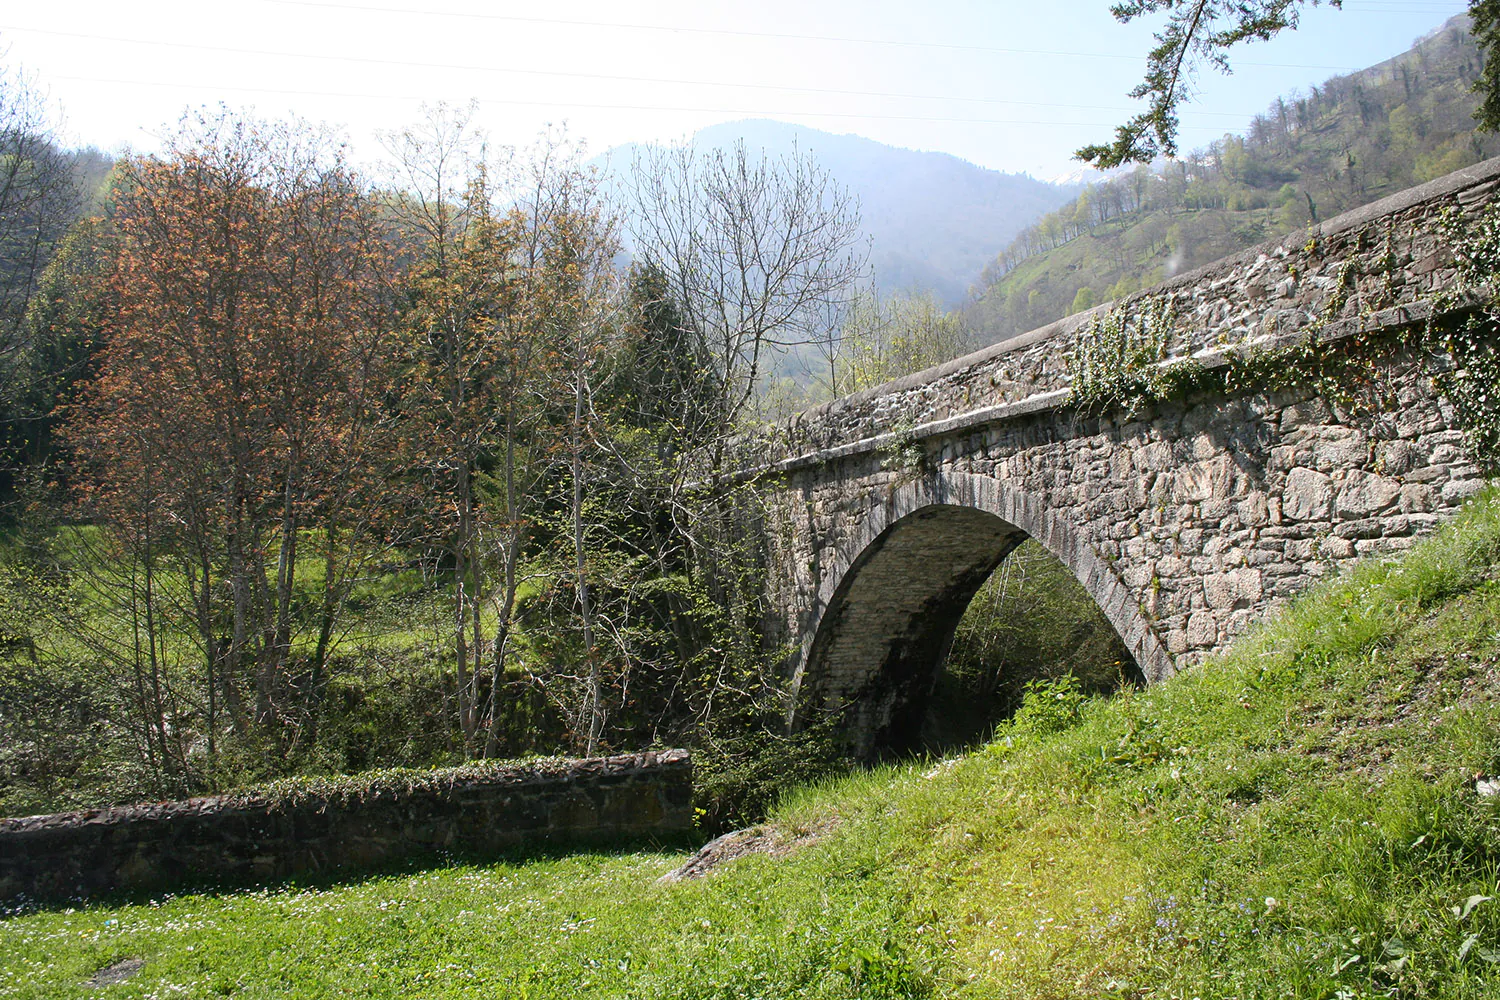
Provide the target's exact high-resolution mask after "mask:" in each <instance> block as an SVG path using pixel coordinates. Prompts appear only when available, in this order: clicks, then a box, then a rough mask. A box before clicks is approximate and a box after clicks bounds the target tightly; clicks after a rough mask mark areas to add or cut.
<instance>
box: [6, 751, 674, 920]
mask: <svg viewBox="0 0 1500 1000" xmlns="http://www.w3.org/2000/svg"><path fill="white" fill-rule="evenodd" d="M692 822H693V814H692V761H691V759H690V757H689V755H688V752H687V751H686V750H667V751H662V752H659V753H642V754H632V755H629V756H620V757H598V758H591V759H587V760H547V761H532V762H527V763H524V764H507V765H473V766H466V767H460V768H452V769H448V770H442V771H428V772H392V773H389V774H383V775H380V774H377V775H373V776H369V777H365V778H361V777H355V778H348V779H334V780H329V781H312V782H302V783H297V784H289V785H284V786H271V787H270V788H268V789H266V790H262V791H251V792H245V793H238V794H229V795H223V796H216V797H213V798H199V799H188V800H186V801H181V802H163V803H156V804H150V805H136V806H117V807H114V808H109V809H91V810H86V811H83V812H71V813H57V814H54V815H50V816H28V817H25V818H22V819H3V820H0V899H7V900H14V899H17V898H27V897H29V898H34V899H46V898H60V897H62V898H66V897H77V896H89V895H96V894H100V893H107V892H113V891H118V890H150V891H154V890H162V889H173V888H185V887H188V886H200V885H229V884H234V885H244V884H250V883H257V882H266V881H275V880H278V879H283V878H288V877H291V876H296V875H306V874H315V873H328V872H332V871H339V870H349V871H357V870H360V869H369V868H373V867H376V866H379V865H382V864H389V863H391V862H396V861H400V860H402V859H405V858H409V857H414V856H422V855H426V854H436V853H438V852H451V853H456V854H461V855H465V856H472V857H484V856H494V855H496V854H499V853H501V852H503V851H506V850H510V849H515V848H534V847H545V846H548V845H552V844H566V843H578V842H593V843H599V842H604V841H611V840H618V839H635V838H652V837H671V836H675V835H679V834H682V833H685V832H687V831H688V830H689V829H691V827H692Z"/></svg>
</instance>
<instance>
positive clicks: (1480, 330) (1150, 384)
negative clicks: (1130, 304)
mask: <svg viewBox="0 0 1500 1000" xmlns="http://www.w3.org/2000/svg"><path fill="white" fill-rule="evenodd" d="M1439 226H1440V230H1441V232H1442V234H1443V236H1444V238H1445V242H1446V243H1447V245H1448V246H1449V248H1450V250H1451V252H1452V254H1453V257H1454V259H1455V261H1456V262H1457V265H1458V273H1457V277H1456V280H1455V281H1454V282H1453V283H1452V284H1451V285H1450V286H1449V287H1448V288H1445V289H1444V290H1443V292H1442V293H1441V294H1440V295H1439V296H1438V297H1437V299H1436V300H1435V301H1434V302H1433V303H1432V305H1433V310H1432V315H1433V316H1434V317H1443V316H1448V317H1450V318H1448V319H1432V320H1429V321H1428V322H1427V323H1426V324H1425V325H1423V326H1420V327H1416V328H1413V329H1408V330H1406V331H1402V332H1400V333H1397V334H1389V333H1366V334H1358V335H1355V336H1352V337H1344V338H1340V339H1338V340H1326V339H1324V338H1323V337H1322V333H1323V331H1324V330H1325V329H1326V328H1327V327H1328V325H1329V324H1330V323H1332V322H1333V321H1334V320H1336V319H1337V318H1338V317H1339V316H1340V314H1341V313H1342V312H1343V310H1344V307H1345V305H1346V304H1347V303H1348V300H1349V295H1350V294H1351V293H1352V291H1353V289H1354V287H1355V278H1356V277H1357V264H1356V261H1355V260H1354V259H1352V258H1351V259H1350V260H1348V261H1346V262H1345V263H1344V264H1343V265H1342V266H1341V267H1340V268H1339V270H1338V273H1337V275H1336V276H1335V278H1334V283H1333V286H1332V288H1331V294H1330V295H1329V298H1328V301H1327V302H1326V303H1325V304H1324V306H1323V308H1322V309H1321V310H1320V312H1319V314H1318V315H1317V316H1315V317H1314V318H1313V319H1312V321H1311V322H1310V323H1308V325H1307V326H1305V327H1304V328H1303V329H1302V330H1301V331H1300V335H1299V336H1298V337H1297V338H1296V340H1295V341H1294V342H1292V343H1287V344H1281V345H1278V346H1275V347H1253V346H1241V347H1236V348H1231V349H1230V350H1228V351H1227V352H1226V355H1225V356H1224V358H1223V360H1222V361H1221V362H1220V363H1218V364H1215V365H1214V366H1213V367H1208V366H1205V365H1203V364H1202V363H1200V362H1198V361H1196V360H1193V359H1188V358H1181V359H1172V360H1168V359H1167V353H1168V350H1169V348H1170V346H1171V342H1172V337H1173V333H1174V331H1173V321H1174V318H1175V317H1174V316H1173V313H1172V309H1171V305H1170V303H1166V302H1156V303H1147V304H1144V305H1143V308H1142V309H1141V311H1140V312H1139V313H1137V314H1131V313H1128V312H1126V311H1125V310H1124V309H1115V310H1112V311H1111V312H1110V313H1108V314H1106V315H1105V316H1103V317H1098V318H1096V319H1094V320H1093V321H1092V322H1090V323H1089V325H1088V326H1087V327H1085V328H1084V329H1083V330H1081V331H1080V332H1079V335H1078V341H1077V344H1076V346H1075V347H1074V348H1073V350H1072V351H1071V352H1070V353H1069V355H1068V374H1069V376H1070V379H1071V383H1070V384H1071V388H1072V399H1073V403H1074V405H1075V406H1077V407H1078V409H1079V410H1080V411H1082V412H1085V413H1103V412H1105V411H1106V410H1123V411H1124V412H1125V413H1126V414H1127V415H1128V416H1134V415H1136V414H1138V413H1139V412H1140V411H1141V410H1142V409H1144V408H1145V407H1146V406H1149V405H1151V404H1154V403H1158V402H1161V401H1164V400H1166V399H1169V398H1172V397H1174V396H1178V395H1181V394H1183V393H1185V392H1189V391H1194V390H1207V391H1219V392H1224V393H1229V394H1237V393H1244V392H1278V391H1284V390H1287V389H1291V388H1294V387H1297V386H1308V387H1311V388H1312V389H1313V390H1314V391H1315V392H1317V393H1318V394H1319V395H1321V396H1324V397H1325V398H1327V399H1329V400H1331V401H1333V402H1335V403H1339V404H1341V405H1344V406H1349V407H1355V408H1360V407H1364V408H1378V407H1379V406H1380V405H1382V403H1389V402H1390V400H1389V399H1388V398H1386V397H1387V396H1388V393H1386V392H1384V391H1383V390H1382V388H1381V364H1382V362H1383V361H1386V360H1388V359H1389V358H1390V357H1391V356H1393V355H1395V354H1397V353H1400V352H1402V351H1410V350H1412V349H1413V348H1416V349H1421V350H1426V351H1428V352H1431V353H1433V354H1437V355H1439V356H1441V358H1442V360H1443V362H1444V365H1443V367H1444V368H1445V370H1444V371H1442V372H1441V374H1439V375H1438V376H1437V378H1438V383H1439V387H1440V389H1441V390H1442V392H1443V394H1444V395H1445V396H1446V397H1447V398H1448V399H1449V401H1450V402H1451V403H1452V404H1453V406H1454V407H1455V409H1456V410H1457V416H1458V421H1459V424H1460V426H1462V427H1463V428H1464V431H1465V434H1466V435H1467V437H1468V439H1469V446H1470V453H1471V455H1472V456H1473V457H1474V459H1475V461H1476V462H1478V463H1479V464H1480V465H1481V466H1483V467H1484V468H1485V469H1486V470H1487V471H1489V472H1491V473H1493V472H1497V471H1500V287H1497V286H1500V207H1494V208H1491V209H1490V210H1488V211H1487V212H1485V213H1484V214H1483V215H1481V216H1479V217H1478V218H1477V219H1468V218H1466V217H1465V216H1464V215H1463V213H1461V212H1460V211H1458V210H1457V209H1449V210H1448V211H1447V212H1445V213H1444V215H1443V216H1442V217H1441V219H1440V220H1439ZM1307 249H1308V251H1309V252H1312V251H1313V250H1315V249H1316V248H1315V245H1314V244H1311V243H1310V244H1309V246H1308V248H1307ZM1396 270H1397V263H1396V254H1395V252H1394V247H1393V245H1392V239H1391V234H1390V233H1389V232H1388V233H1387V236H1386V244H1385V253H1384V254H1382V255H1381V256H1380V258H1379V259H1378V265H1377V266H1376V267H1375V268H1373V269H1372V270H1371V271H1370V272H1368V273H1371V274H1377V273H1378V274H1383V275H1384V277H1385V289H1386V295H1385V296H1384V297H1383V298H1385V299H1388V300H1390V301H1375V302H1370V303H1366V306H1367V310H1368V311H1373V310H1374V309H1377V308H1381V307H1383V306H1385V305H1389V304H1392V302H1394V295H1393V293H1392V285H1393V278H1394V275H1395V272H1396ZM1375 298H1376V299H1381V298H1382V296H1380V295H1376V296H1375ZM1476 302H1477V303H1478V305H1477V307H1473V308H1469V309H1467V310H1463V309H1461V308H1460V307H1462V306H1463V305H1465V304H1468V303H1476ZM1455 313H1457V314H1459V315H1460V317H1461V318H1458V319H1453V318H1451V317H1452V316H1453V315H1454V314H1455Z"/></svg>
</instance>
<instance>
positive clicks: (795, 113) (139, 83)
mask: <svg viewBox="0 0 1500 1000" xmlns="http://www.w3.org/2000/svg"><path fill="white" fill-rule="evenodd" d="M49 79H53V80H73V81H77V82H81V83H107V84H113V85H116V86H127V87H157V88H164V89H169V90H179V91H180V90H183V89H188V88H192V87H199V88H206V89H211V90H215V91H234V92H238V93H247V94H275V95H279V96H287V97H338V98H349V99H354V100H378V101H423V100H429V99H430V98H431V97H432V95H431V94H370V93H354V92H350V91H335V90H300V89H295V88H283V87H242V86H236V85H233V84H227V85H217V84H188V83H183V82H182V81H180V80H173V81H164V80H127V79H121V78H117V77H97V76H76V75H61V74H58V75H53V76H51V77H49ZM475 100H477V101H478V102H479V103H480V104H503V105H513V106H517V107H532V108H558V109H561V110H564V111H566V110H569V109H578V110H589V111H648V112H649V111H661V112H683V113H689V114H712V115H739V116H744V117H749V118H778V117H780V118H841V119H855V120H864V121H911V122H933V123H937V124H945V125H947V124H952V125H1050V126H1057V127H1067V128H1113V127H1114V126H1115V125H1117V124H1118V123H1117V122H1075V121H1066V122H1065V121H1057V120H1056V119H1050V120H1046V121H1035V120H1027V119H1012V118H959V117H950V116H935V115H891V114H861V113H856V112H839V111H807V110H797V109H780V110H767V109H749V108H709V107H687V106H672V105H663V104H603V103H594V102H585V101H557V100H550V101H545V100H524V99H520V98H513V97H476V98H475ZM1183 128H1185V129H1190V130H1192V131H1197V132H1222V131H1223V130H1222V129H1219V128H1215V127H1213V126H1208V125H1185V126H1183Z"/></svg>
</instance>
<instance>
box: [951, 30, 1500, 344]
mask: <svg viewBox="0 0 1500 1000" xmlns="http://www.w3.org/2000/svg"><path fill="white" fill-rule="evenodd" d="M1481 65H1482V59H1481V56H1480V53H1479V50H1478V49H1477V47H1476V46H1475V43H1474V39H1473V38H1472V36H1471V35H1470V34H1469V33H1468V31H1467V19H1466V18H1464V17H1456V18H1453V19H1452V20H1450V21H1448V22H1447V23H1446V24H1444V25H1443V26H1442V27H1441V28H1440V29H1438V30H1437V31H1436V32H1434V33H1432V34H1431V35H1429V36H1427V37H1426V38H1424V39H1422V40H1420V41H1419V42H1418V43H1417V44H1416V45H1415V46H1413V47H1412V49H1411V50H1410V51H1408V52H1406V53H1403V54H1402V55H1400V56H1397V57H1396V58H1394V59H1390V60H1388V61H1386V62H1383V63H1381V64H1379V65H1377V66H1372V67H1370V68H1369V69H1366V70H1362V71H1360V72H1358V73H1352V74H1349V75H1347V76H1336V77H1333V78H1331V79H1329V80H1328V81H1326V82H1325V83H1324V84H1323V85H1322V86H1320V87H1313V88H1312V89H1311V90H1310V91H1309V92H1307V93H1305V94H1304V93H1295V92H1294V93H1292V94H1289V95H1287V96H1286V97H1283V98H1279V99H1277V101H1276V102H1275V103H1274V104H1273V105H1271V107H1270V108H1269V109H1268V110H1267V111H1266V113H1265V114H1263V115H1260V116H1258V117H1257V118H1255V119H1254V120H1253V121H1252V123H1251V125H1250V128H1249V129H1248V130H1247V131H1246V133H1245V134H1244V135H1239V136H1237V135H1226V136H1225V137H1224V138H1223V139H1221V140H1219V141H1217V142H1214V143H1212V144H1210V145H1209V146H1208V147H1207V148H1205V149H1201V150H1197V151H1195V152H1193V153H1191V154H1190V155H1187V156H1185V157H1183V158H1181V159H1178V160H1173V161H1170V162H1163V163H1158V164H1155V165H1153V166H1152V167H1150V168H1148V167H1145V166H1141V167H1137V168H1136V169H1135V170H1133V171H1131V172H1127V173H1123V174H1120V175H1118V176H1116V177H1114V178H1112V179H1110V180H1108V181H1104V182H1102V183H1099V184H1095V185H1091V186H1090V187H1089V188H1088V189H1087V190H1085V191H1084V192H1083V193H1082V194H1081V195H1079V196H1078V197H1077V198H1076V199H1075V200H1074V201H1072V202H1071V203H1069V204H1067V205H1065V206H1063V207H1062V208H1060V209H1058V210H1057V211H1055V212H1052V213H1050V214H1048V215H1046V216H1044V217H1043V218H1042V219H1041V220H1040V221H1039V222H1037V223H1036V224H1035V225H1032V226H1030V227H1028V228H1027V229H1026V230H1024V231H1023V232H1022V233H1021V234H1020V235H1019V236H1017V237H1016V239H1015V240H1014V241H1013V242H1012V243H1011V244H1010V245H1009V246H1008V247H1007V248H1006V249H1005V251H1004V252H1003V253H1001V254H1000V255H999V256H998V257H996V258H995V259H994V260H993V261H992V262H991V263H990V265H989V267H988V268H986V270H985V272H984V275H983V277H982V278H981V280H980V283H979V285H978V286H977V288H976V289H975V296H974V302H973V303H972V304H971V306H970V307H969V319H970V321H971V323H972V324H973V325H974V326H975V327H976V329H977V330H978V331H979V333H980V337H981V339H982V340H983V341H985V342H991V343H992V342H995V341H998V340H1004V339H1005V338H1007V337H1013V336H1016V335H1017V334H1020V333H1024V332H1026V331H1027V330H1031V329H1034V328H1036V327H1038V326H1041V325H1043V324H1045V323H1048V322H1051V321H1052V320H1055V319H1059V318H1061V317H1063V316H1066V315H1068V314H1070V313H1072V312H1076V311H1078V310H1081V309H1084V308H1087V307H1089V306H1092V305H1096V304H1098V303H1100V302H1104V301H1107V300H1110V299H1115V298H1119V297H1121V296H1123V295H1127V294H1129V293H1131V292H1134V291H1137V290H1139V289H1141V288H1145V287H1148V286H1150V285H1152V284H1155V283H1157V282H1159V281H1162V280H1164V279H1166V278H1168V277H1171V276H1172V275H1173V274H1177V273H1180V272H1182V271H1186V270H1191V269H1192V268H1195V267H1199V266H1201V265H1203V264H1207V263H1210V262H1211V261H1214V260H1216V259H1218V258H1220V257H1223V256H1225V255H1227V254H1230V253H1233V252H1235V251H1236V250H1240V249H1243V248H1245V247H1248V246H1253V245H1254V244H1256V243H1259V242H1261V241H1263V240H1266V239H1270V238H1272V237H1275V236H1280V235H1282V234H1285V233H1288V232H1292V231H1294V230H1296V229H1299V228H1301V227H1303V226H1306V225H1308V224H1309V223H1312V222H1316V221H1318V220H1320V219H1326V218H1329V217H1330V216H1333V215H1335V214H1337V213H1339V212H1342V211H1345V210H1346V209H1350V208H1354V207H1356V206H1359V205H1363V204H1366V203H1368V202H1371V201H1374V200H1375V199H1377V198H1381V197H1383V196H1385V195H1388V194H1391V193H1393V192H1395V191H1399V190H1401V189H1402V188H1406V187H1409V186H1411V185H1413V184H1418V183H1420V182H1422V181H1425V180H1430V179H1432V178H1434V177H1439V176H1442V175H1443V174H1445V173H1448V172H1450V171H1453V170H1457V169H1458V168H1460V167H1464V166H1467V165H1469V164H1471V163H1476V162H1478V161H1479V160H1481V159H1484V158H1486V157H1489V156H1493V155H1495V154H1496V153H1500V137H1497V136H1495V135H1493V134H1484V133H1479V132H1476V131H1475V130H1474V121H1473V119H1472V117H1471V116H1472V113H1473V110H1474V108H1475V106H1476V103H1477V98H1476V97H1475V95H1474V94H1473V93H1472V92H1471V91H1470V88H1471V86H1472V85H1473V83H1474V81H1475V79H1476V78H1477V76H1478V73H1479V69H1480V66H1481Z"/></svg>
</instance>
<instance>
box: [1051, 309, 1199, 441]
mask: <svg viewBox="0 0 1500 1000" xmlns="http://www.w3.org/2000/svg"><path fill="white" fill-rule="evenodd" d="M1175 323H1176V316H1175V315H1174V313H1173V311H1172V306H1171V303H1169V302H1157V303H1152V304H1149V305H1147V306H1146V307H1145V308H1144V309H1143V310H1142V311H1141V312H1139V313H1137V314H1134V315H1132V314H1131V313H1128V312H1126V311H1125V310H1123V309H1112V310H1110V311H1109V312H1108V313H1106V314H1105V315H1104V316H1102V317H1096V318H1095V319H1093V320H1092V321H1090V323H1089V324H1088V326H1086V327H1084V328H1083V329H1082V330H1080V331H1079V333H1078V340H1077V343H1076V344H1075V345H1074V347H1073V350H1072V351H1071V352H1069V354H1068V376H1069V378H1070V380H1071V382H1070V385H1071V388H1072V390H1073V402H1074V404H1075V405H1077V406H1078V407H1079V409H1081V410H1083V411H1085V412H1091V413H1101V412H1103V411H1105V410H1109V409H1115V408H1120V409H1124V410H1125V411H1126V412H1127V413H1129V414H1132V415H1133V414H1135V413H1137V412H1138V411H1139V410H1141V409H1142V408H1144V407H1145V406H1147V405H1149V404H1151V403H1154V402H1158V401H1160V400H1163V399H1166V398H1167V397H1168V396H1170V395H1171V394H1172V393H1173V392H1175V391H1176V390H1177V388H1178V386H1179V385H1180V383H1181V381H1182V379H1183V377H1185V376H1187V375H1189V374H1190V371H1189V368H1190V367H1192V366H1193V364H1194V363H1193V362H1187V361H1178V362H1174V363H1172V364H1164V363H1163V362H1165V361H1166V357H1167V349H1168V347H1170V346H1171V341H1172V333H1173V328H1174V326H1175Z"/></svg>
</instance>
